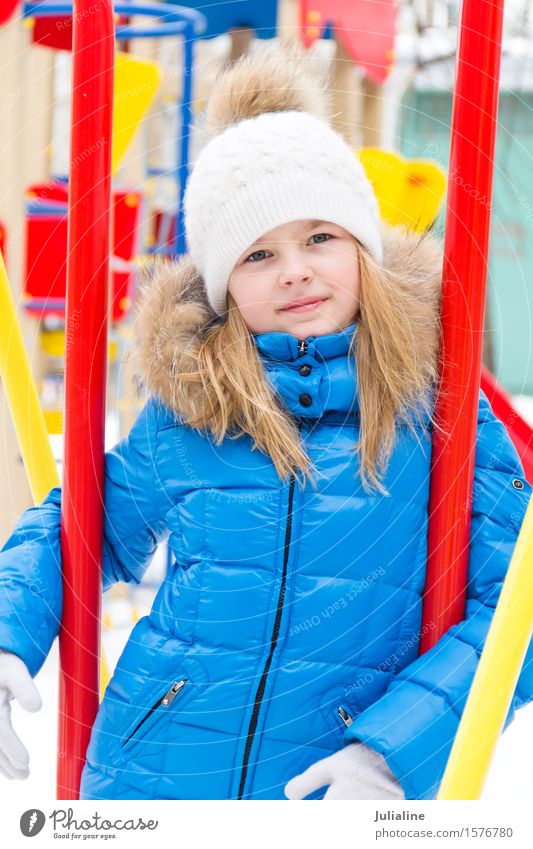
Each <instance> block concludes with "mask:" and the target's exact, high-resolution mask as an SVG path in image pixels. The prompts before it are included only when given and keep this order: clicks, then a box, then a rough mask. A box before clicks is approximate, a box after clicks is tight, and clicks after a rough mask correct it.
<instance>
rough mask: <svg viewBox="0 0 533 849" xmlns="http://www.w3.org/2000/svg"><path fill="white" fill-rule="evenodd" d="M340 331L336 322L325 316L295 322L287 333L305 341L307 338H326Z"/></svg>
mask: <svg viewBox="0 0 533 849" xmlns="http://www.w3.org/2000/svg"><path fill="white" fill-rule="evenodd" d="M336 330H338V328H337V326H336V324H335V322H334V321H332V320H331V319H329V318H324V317H323V316H316V317H315V318H308V319H307V320H306V321H295V322H294V323H293V324H292V325H291V326H290V328H289V330H288V331H287V332H288V333H291V334H293V335H294V336H298V338H299V339H304V338H305V337H306V336H326V335H327V334H328V333H335V331H336Z"/></svg>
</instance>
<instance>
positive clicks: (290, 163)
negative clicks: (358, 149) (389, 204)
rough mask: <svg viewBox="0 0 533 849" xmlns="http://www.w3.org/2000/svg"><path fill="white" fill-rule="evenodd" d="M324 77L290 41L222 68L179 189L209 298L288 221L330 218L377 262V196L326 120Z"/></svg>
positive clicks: (220, 293)
mask: <svg viewBox="0 0 533 849" xmlns="http://www.w3.org/2000/svg"><path fill="white" fill-rule="evenodd" d="M326 91H327V89H326V81H325V79H324V78H323V75H322V74H321V73H320V71H319V70H318V68H317V66H316V65H315V63H314V61H313V59H312V58H311V57H310V56H308V55H307V54H305V52H304V50H303V48H301V47H299V45H296V44H295V45H291V46H282V45H280V44H279V43H276V42H265V43H264V44H261V45H258V46H257V47H256V49H255V50H254V51H253V53H251V54H247V55H246V56H244V57H242V58H241V59H239V60H238V61H237V62H236V63H235V64H234V65H231V66H230V67H229V68H227V69H225V70H223V71H222V73H221V74H220V75H219V77H218V79H217V81H216V83H215V86H214V88H213V91H212V93H211V96H210V98H209V102H208V106H207V112H206V118H207V128H208V131H209V132H210V134H211V135H212V138H211V139H210V140H209V141H208V143H207V144H206V145H205V147H204V148H203V150H202V151H201V152H200V155H199V156H198V158H197V160H196V163H195V165H194V168H193V170H192V173H191V175H190V177H189V181H188V183H187V189H186V192H185V202H184V204H185V234H186V240H187V245H188V249H189V254H190V257H191V259H192V261H193V262H194V264H195V266H196V268H197V269H198V271H199V272H200V274H201V275H202V277H203V279H204V285H205V287H206V295H207V298H208V301H209V303H210V304H211V306H212V308H213V309H214V310H215V312H216V313H217V314H219V315H221V314H223V313H225V312H226V309H227V300H226V299H227V290H228V282H229V278H230V275H231V272H232V270H233V267H234V265H235V263H236V262H237V260H238V259H239V257H240V256H241V254H242V253H243V252H244V251H245V250H246V248H247V247H248V246H249V245H251V244H252V243H253V242H254V241H256V239H258V238H259V237H260V236H262V235H263V234H264V233H267V232H268V231H269V230H272V229H273V228H274V227H278V226H279V225H281V224H286V223H288V222H290V221H297V220H302V219H307V218H314V219H319V220H322V221H331V222H332V223H333V224H337V225H339V226H340V227H344V229H345V230H347V231H348V232H349V233H352V235H353V236H355V237H356V238H357V239H358V240H359V241H360V242H361V244H362V245H363V246H364V247H365V248H366V250H367V251H368V252H369V254H370V255H371V256H372V257H373V258H374V259H375V260H376V262H378V263H381V261H382V244H381V231H380V221H379V211H378V204H377V201H376V197H375V195H374V192H373V189H372V187H371V185H370V182H369V181H368V179H367V177H366V175H365V172H364V169H363V167H362V165H361V163H360V161H359V159H358V158H357V156H356V154H355V153H354V152H353V150H352V149H351V148H350V147H349V146H348V145H347V144H346V142H345V141H344V140H343V138H342V137H341V136H340V135H339V134H338V133H337V132H335V131H334V130H333V129H332V128H331V127H330V125H329V123H328V121H327V113H328V96H327V93H326Z"/></svg>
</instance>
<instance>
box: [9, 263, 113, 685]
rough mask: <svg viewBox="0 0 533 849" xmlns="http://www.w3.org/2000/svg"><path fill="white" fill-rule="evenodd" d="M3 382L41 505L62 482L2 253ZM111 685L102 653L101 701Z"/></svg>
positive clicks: (35, 496)
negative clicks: (106, 689) (109, 684)
mask: <svg viewBox="0 0 533 849" xmlns="http://www.w3.org/2000/svg"><path fill="white" fill-rule="evenodd" d="M0 379H1V380H2V384H3V387H4V392H5V395H6V400H7V403H8V406H9V411H10V413H11V418H12V420H13V424H14V427H15V432H16V434H17V440H18V444H19V448H20V453H21V454H22V459H23V461H24V468H25V470H26V475H27V477H28V483H29V485H30V490H31V494H32V497H33V501H34V504H40V503H41V501H42V500H43V499H44V498H46V496H47V495H48V493H49V492H50V490H51V489H53V487H54V486H59V483H60V481H59V475H58V474H57V468H56V464H55V460H54V455H53V453H52V448H51V446H50V439H49V437H48V432H47V430H46V424H45V420H44V414H43V411H42V408H41V404H40V401H39V395H38V393H37V389H36V387H35V381H34V379H33V374H32V372H31V367H30V361H29V358H28V355H27V353H26V347H25V345H24V338H23V336H22V331H21V329H20V324H19V321H18V317H17V313H16V309H15V302H14V300H13V295H12V294H11V288H10V286H9V281H8V278H7V272H6V267H5V264H4V259H3V257H2V254H1V253H0ZM108 682H109V667H108V665H107V662H106V659H105V655H104V653H103V652H102V654H101V656H100V698H102V697H103V694H104V691H105V688H106V687H107V684H108Z"/></svg>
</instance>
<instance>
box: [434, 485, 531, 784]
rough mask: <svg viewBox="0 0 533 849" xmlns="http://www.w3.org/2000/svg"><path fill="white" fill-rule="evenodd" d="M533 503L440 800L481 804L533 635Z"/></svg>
mask: <svg viewBox="0 0 533 849" xmlns="http://www.w3.org/2000/svg"><path fill="white" fill-rule="evenodd" d="M531 563H533V499H531V500H530V502H529V506H528V509H527V512H526V515H525V517H524V521H523V524H522V528H521V530H520V535H519V537H518V540H517V543H516V546H515V550H514V552H513V557H512V560H511V565H510V566H509V571H508V572H507V576H506V578H505V582H504V585H503V587H502V591H501V594H500V598H499V600H498V605H497V607H496V610H495V612H494V617H493V620H492V623H491V627H490V630H489V633H488V636H487V639H486V641H485V646H484V648H483V652H482V655H481V658H480V661H479V666H478V668H477V671H476V675H475V677H474V681H473V683H472V688H471V690H470V694H469V697H468V700H467V703H466V705H465V709H464V711H463V715H462V717H461V722H460V725H459V728H458V731H457V734H456V737H455V742H454V745H453V748H452V751H451V754H450V757H449V759H448V764H447V766H446V771H445V773H444V776H443V779H442V782H441V786H440V790H439V795H438V798H439V799H479V797H480V795H481V791H482V790H483V785H484V782H485V778H486V775H487V773H488V770H489V767H490V762H491V759H492V756H493V753H494V749H495V747H496V744H497V742H498V738H499V736H500V733H501V731H502V728H503V726H504V723H505V719H506V717H507V712H508V710H509V706H510V704H511V700H512V698H513V693H514V690H515V688H516V683H517V680H518V676H519V674H520V670H521V667H522V664H523V662H524V657H525V655H526V652H527V648H528V645H529V641H530V639H531V633H532V630H533V581H532V580H531Z"/></svg>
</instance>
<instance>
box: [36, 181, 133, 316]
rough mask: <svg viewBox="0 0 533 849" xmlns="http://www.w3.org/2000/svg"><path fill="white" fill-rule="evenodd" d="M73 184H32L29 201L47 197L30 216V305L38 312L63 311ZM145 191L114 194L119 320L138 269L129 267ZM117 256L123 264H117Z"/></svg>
mask: <svg viewBox="0 0 533 849" xmlns="http://www.w3.org/2000/svg"><path fill="white" fill-rule="evenodd" d="M67 192H68V190H67V186H66V185H65V184H64V183H46V184H42V185H34V186H30V188H29V189H28V197H29V200H30V201H31V200H34V201H35V200H37V201H38V203H39V202H42V211H36V210H35V209H34V210H32V211H30V213H29V214H28V216H27V219H26V275H25V283H24V290H23V293H24V297H25V298H26V300H27V301H28V302H29V303H27V305H26V309H27V310H28V311H29V312H31V313H33V314H41V315H43V314H46V313H50V312H55V313H58V314H63V312H64V301H65V293H66V270H67V265H66V261H67ZM140 208H141V195H140V193H139V192H136V191H127V190H123V189H122V190H120V191H116V192H114V194H113V210H112V226H113V231H114V236H113V256H112V257H111V275H112V291H111V298H112V309H111V319H112V320H113V321H119V320H120V319H121V318H123V316H124V313H125V312H126V309H127V307H128V292H129V289H130V284H131V282H132V275H133V271H132V270H131V269H128V268H127V267H125V266H124V264H125V263H127V262H129V261H131V260H133V258H134V256H135V251H136V246H137V231H138V226H139V213H140ZM113 257H116V258H117V265H118V266H119V267H117V268H113Z"/></svg>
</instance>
